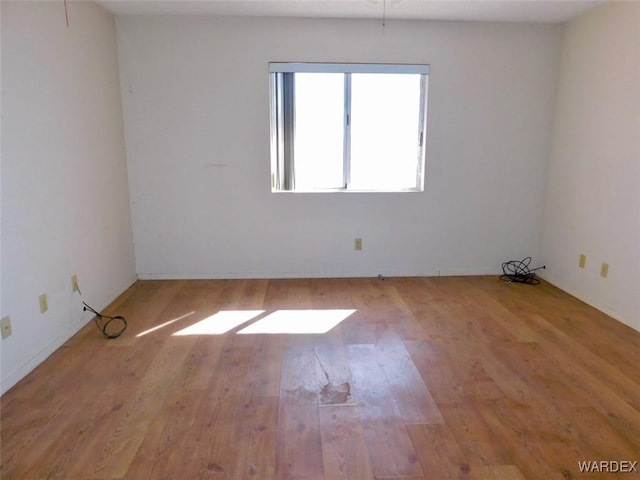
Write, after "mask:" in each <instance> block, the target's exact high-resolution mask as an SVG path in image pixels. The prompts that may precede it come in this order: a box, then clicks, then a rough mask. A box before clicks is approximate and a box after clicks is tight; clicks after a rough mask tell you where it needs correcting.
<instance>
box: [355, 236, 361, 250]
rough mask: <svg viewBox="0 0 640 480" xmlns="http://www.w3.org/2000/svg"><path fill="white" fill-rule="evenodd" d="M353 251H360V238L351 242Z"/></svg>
mask: <svg viewBox="0 0 640 480" xmlns="http://www.w3.org/2000/svg"><path fill="white" fill-rule="evenodd" d="M353 249H354V250H362V239H361V238H356V239H355V240H354V241H353Z"/></svg>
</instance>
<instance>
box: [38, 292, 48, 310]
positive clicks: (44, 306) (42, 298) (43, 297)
mask: <svg viewBox="0 0 640 480" xmlns="http://www.w3.org/2000/svg"><path fill="white" fill-rule="evenodd" d="M38 298H39V300H40V313H44V312H46V311H47V310H49V303H48V302H47V294H46V293H43V294H42V295H40V296H39V297H38Z"/></svg>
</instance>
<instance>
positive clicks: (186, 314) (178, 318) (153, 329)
mask: <svg viewBox="0 0 640 480" xmlns="http://www.w3.org/2000/svg"><path fill="white" fill-rule="evenodd" d="M194 313H196V312H189V313H185V314H184V315H180V316H179V317H176V318H174V319H173V320H169V321H168V322H164V323H162V324H160V325H156V326H155V327H153V328H150V329H149V330H145V331H144V332H140V333H139V334H138V335H136V337H144V336H145V335H148V334H149V333H153V332H155V331H156V330H160V329H161V328H164V327H168V326H169V325H171V324H172V323H176V322H179V321H180V320H183V319H185V318H187V317H190V316H191V315H193V314H194Z"/></svg>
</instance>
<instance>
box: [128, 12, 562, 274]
mask: <svg viewBox="0 0 640 480" xmlns="http://www.w3.org/2000/svg"><path fill="white" fill-rule="evenodd" d="M116 23H117V32H118V48H119V60H120V75H121V82H122V92H123V105H124V114H125V125H126V132H127V135H126V140H127V155H128V168H129V178H130V186H131V200H132V206H133V207H132V208H133V221H134V238H135V246H136V262H137V271H138V274H139V275H140V276H141V277H142V278H162V277H271V276H304V277H308V276H351V275H364V276H368V275H376V274H378V273H382V274H384V275H434V274H438V272H440V273H441V274H443V275H449V274H483V273H497V272H498V271H499V268H500V264H501V262H502V261H504V260H509V259H520V258H522V257H524V256H526V255H531V254H535V253H536V252H538V249H539V238H540V226H541V221H542V206H543V197H544V185H545V178H546V164H547V160H548V156H549V144H550V136H551V123H552V115H553V101H554V93H555V92H554V89H555V81H556V75H557V61H558V58H559V45H560V31H561V29H560V27H558V26H551V25H535V26H534V25H526V24H517V25H516V24H481V23H447V22H401V21H389V22H387V26H386V29H385V30H384V31H383V30H382V26H381V24H380V22H379V21H368V20H362V21H358V20H297V19H273V18H271V19H257V18H247V19H237V18H218V19H215V18H188V17H182V18H180V17H173V18H168V17H167V18H162V17H156V18H141V17H126V18H125V17H122V18H118V19H117V22H116ZM269 61H325V62H397V63H402V62H406V63H429V64H431V68H432V74H431V77H430V81H429V89H430V90H429V109H428V135H427V166H426V182H425V187H426V191H425V192H424V193H413V194H345V193H342V194H339V193H338V194H290V193H289V194H272V193H271V192H270V172H269V165H270V164H269V103H268V74H267V71H268V68H267V64H268V62H269ZM355 237H361V238H363V243H364V249H363V251H361V252H355V251H354V249H353V239H354V238H355Z"/></svg>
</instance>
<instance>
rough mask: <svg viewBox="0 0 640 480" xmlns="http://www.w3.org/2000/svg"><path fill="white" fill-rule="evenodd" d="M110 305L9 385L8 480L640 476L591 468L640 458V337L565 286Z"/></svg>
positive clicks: (220, 287) (393, 288) (345, 284)
mask: <svg viewBox="0 0 640 480" xmlns="http://www.w3.org/2000/svg"><path fill="white" fill-rule="evenodd" d="M295 310H306V312H300V311H299V312H293V313H292V312H291V311H295ZM335 310H355V312H353V313H351V314H350V315H349V316H348V317H347V318H346V319H344V320H343V321H342V322H341V323H339V324H338V325H337V326H335V327H334V328H332V329H331V330H330V331H328V332H327V333H304V332H305V331H306V330H305V329H307V328H320V327H323V326H326V325H325V322H326V321H332V322H335V321H336V320H338V319H339V318H340V317H339V316H337V315H338V314H342V316H344V315H345V314H347V313H349V312H336V311H335ZM250 311H251V312H250ZM263 311H264V312H263ZM287 311H289V312H287ZM109 312H111V313H113V314H116V313H117V314H122V315H124V316H126V317H127V319H128V321H129V328H128V330H127V331H126V332H125V334H124V335H123V336H122V337H120V338H118V339H115V340H107V339H106V338H104V337H103V336H102V335H101V334H100V332H99V331H98V330H97V329H96V328H95V326H94V325H93V323H90V324H89V325H87V326H86V327H85V328H84V329H83V330H82V331H81V332H79V333H78V334H77V335H76V336H75V337H74V338H72V339H71V340H70V341H69V342H68V343H67V344H66V345H65V346H63V347H62V348H60V349H59V350H58V351H57V352H55V353H54V354H53V355H52V356H51V357H50V358H49V359H48V360H46V361H45V362H44V363H43V364H42V365H41V366H39V367H38V368H37V369H36V370H35V371H34V372H33V373H32V374H30V375H29V376H28V377H26V378H25V379H23V381H21V382H20V383H19V384H18V385H17V386H15V387H14V388H13V389H11V390H10V391H9V392H7V393H6V394H5V395H4V396H3V397H2V418H1V420H2V425H1V427H2V453H1V458H2V470H1V471H0V476H1V477H2V479H4V480H8V479H14V478H21V479H28V480H32V479H44V478H47V479H48V478H61V479H71V480H73V479H123V478H126V479H136V480H137V479H140V480H147V479H177V480H191V479H200V478H202V479H253V478H255V479H289V478H291V479H294V478H295V479H298V478H300V479H302V478H305V479H322V478H324V479H342V478H350V479H356V480H360V479H368V478H380V479H383V478H394V479H399V478H406V479H430V480H441V479H449V478H452V479H453V478H463V479H476V480H480V479H502V480H504V479H507V480H509V479H511V480H515V479H517V480H521V479H536V480H537V479H541V480H548V479H561V480H566V479H572V478H593V479H604V478H636V477H635V475H638V474H635V475H626V476H625V475H620V474H607V473H593V474H590V475H586V474H582V473H581V472H580V468H579V464H578V462H579V461H594V460H598V461H600V460H605V461H606V460H615V461H622V460H629V461H640V333H637V332H634V331H633V330H631V329H629V328H627V327H625V326H624V325H622V324H620V323H618V322H616V321H614V320H612V319H611V318H609V317H607V316H606V315H604V314H602V313H600V312H598V311H596V310H594V309H592V308H590V307H588V306H586V305H585V304H583V303H581V302H579V301H577V300H576V299H574V298H572V297H570V296H569V295H567V294H565V293H563V292H561V291H560V290H557V289H555V288H554V287H552V286H550V285H548V284H544V283H543V284H541V285H539V286H528V285H515V284H507V283H505V282H501V281H499V280H498V279H497V278H495V277H470V278H444V277H443V278H389V279H384V280H379V279H331V280H226V281H154V282H149V281H147V282H144V281H141V282H138V283H136V284H135V285H134V286H133V287H131V288H130V289H129V290H127V291H126V292H125V293H124V294H123V295H122V296H121V297H120V298H119V299H118V300H116V302H114V304H113V305H112V306H111V307H110V309H109ZM250 317H253V318H252V319H251V320H248V321H247V322H246V323H243V324H242V325H238V326H235V327H233V325H234V323H237V322H238V321H240V320H242V319H244V320H247V319H248V318H250ZM207 318H209V320H206V321H204V322H201V323H198V322H200V321H201V320H203V319H207ZM278 318H285V319H287V318H289V320H293V323H291V322H289V323H287V322H284V323H278V322H277V320H278ZM192 325H193V326H194V327H192V328H191V330H188V329H187V327H190V326H192ZM154 327H155V329H154ZM196 327H197V328H199V329H200V333H198V332H197V331H195V329H196ZM274 327H277V328H280V329H292V330H297V331H298V333H281V334H273V333H271V334H267V333H247V332H246V331H245V332H243V330H244V329H245V328H247V330H248V332H251V331H252V330H253V331H254V332H265V331H267V330H269V328H274ZM228 328H231V330H229V331H227V332H226V333H221V332H222V331H223V330H225V329H228ZM277 328H276V329H277ZM180 333H182V334H180ZM187 333H191V334H187Z"/></svg>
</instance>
